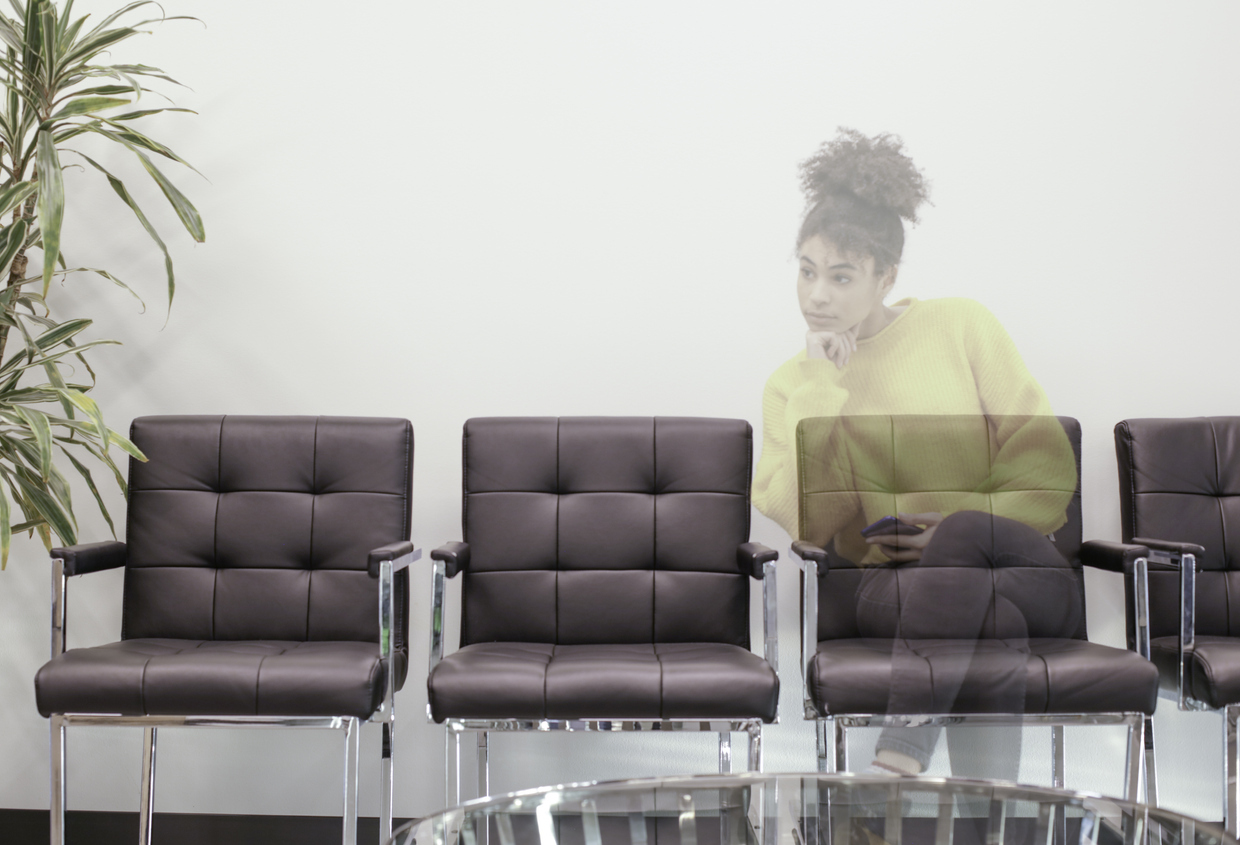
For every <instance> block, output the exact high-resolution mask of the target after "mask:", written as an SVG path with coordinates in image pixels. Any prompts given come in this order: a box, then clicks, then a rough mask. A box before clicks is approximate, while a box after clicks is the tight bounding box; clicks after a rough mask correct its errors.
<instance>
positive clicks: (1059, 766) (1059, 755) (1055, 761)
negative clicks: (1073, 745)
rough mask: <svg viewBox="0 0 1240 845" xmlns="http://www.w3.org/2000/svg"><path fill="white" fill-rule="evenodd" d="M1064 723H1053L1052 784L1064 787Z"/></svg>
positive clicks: (1058, 787) (1060, 787)
mask: <svg viewBox="0 0 1240 845" xmlns="http://www.w3.org/2000/svg"><path fill="white" fill-rule="evenodd" d="M1063 770H1064V746H1063V725H1051V786H1053V787H1055V788H1056V789H1063Z"/></svg>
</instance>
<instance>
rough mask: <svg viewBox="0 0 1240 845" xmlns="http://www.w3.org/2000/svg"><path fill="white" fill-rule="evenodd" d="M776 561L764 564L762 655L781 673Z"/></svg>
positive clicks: (776, 671) (777, 672)
mask: <svg viewBox="0 0 1240 845" xmlns="http://www.w3.org/2000/svg"><path fill="white" fill-rule="evenodd" d="M776 592H777V590H776V589H775V562H774V561H770V560H768V561H767V562H766V563H764V564H762V656H763V657H765V658H766V662H767V663H769V664H771V668H772V669H774V670H775V673H776V674H779V612H778V608H777V605H776V603H775V594H776Z"/></svg>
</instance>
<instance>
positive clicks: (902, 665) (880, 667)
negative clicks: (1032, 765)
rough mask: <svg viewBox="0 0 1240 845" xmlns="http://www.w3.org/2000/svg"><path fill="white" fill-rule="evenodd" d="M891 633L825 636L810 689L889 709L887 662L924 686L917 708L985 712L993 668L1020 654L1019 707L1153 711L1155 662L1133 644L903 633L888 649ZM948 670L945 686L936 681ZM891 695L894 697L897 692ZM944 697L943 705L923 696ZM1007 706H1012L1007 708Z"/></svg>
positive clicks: (859, 709)
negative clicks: (914, 636) (905, 635)
mask: <svg viewBox="0 0 1240 845" xmlns="http://www.w3.org/2000/svg"><path fill="white" fill-rule="evenodd" d="M895 647H896V645H895V641H893V640H884V639H852V640H828V641H825V642H821V643H819V644H818V651H817V653H816V654H815V655H814V659H813V662H812V672H811V676H810V684H809V689H810V695H811V697H812V698H813V700H814V702H815V704H816V705H817V706H818V707H819V708H820V710H821V711H822V712H826V713H887V712H897V711H895V710H889V704H890V703H891V701H892V696H891V690H892V686H893V684H892V678H893V667H895V666H897V665H898V666H899V670H898V671H899V673H900V683H903V684H908V685H917V686H918V687H919V688H920V689H922V690H924V691H925V693H926V697H925V698H923V699H922V701H924V702H927V708H926V710H925V711H923V712H935V713H939V712H947V713H986V712H990V711H991V710H992V708H993V707H994V704H995V697H994V694H993V684H994V678H995V675H996V674H999V675H1005V674H1007V672H1008V671H1009V670H1010V668H1011V665H1012V661H1014V660H1015V661H1024V665H1025V677H1024V682H1023V690H1024V698H1025V701H1024V709H1023V711H1020V712H1025V713H1121V712H1123V713H1138V712H1139V713H1153V712H1154V707H1155V705H1156V704H1157V699H1158V670H1157V669H1156V668H1155V667H1154V666H1153V664H1151V663H1150V662H1149V661H1148V660H1145V659H1144V658H1142V657H1141V656H1140V655H1138V654H1137V653H1135V652H1132V651H1126V650H1124V649H1117V648H1110V647H1108V646H1102V645H1096V644H1094V643H1091V642H1087V641H1085V640H1076V639H1062V638H1030V639H1028V640H1019V641H1008V640H1002V639H984V640H977V641H972V642H967V643H962V642H961V641H960V640H908V641H903V642H902V643H901V644H900V646H899V648H900V651H899V656H898V657H893V649H894V648H895ZM943 678H949V679H950V682H949V685H950V689H949V690H947V691H946V692H943V691H940V690H938V689H936V686H935V684H936V681H937V680H940V679H943ZM896 700H900V699H899V698H897V699H896ZM938 701H942V702H944V704H943V705H942V707H941V708H940V707H935V706H934V705H933V704H929V703H928V702H938ZM1009 712H1010V711H1009Z"/></svg>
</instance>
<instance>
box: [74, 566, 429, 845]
mask: <svg viewBox="0 0 1240 845" xmlns="http://www.w3.org/2000/svg"><path fill="white" fill-rule="evenodd" d="M421 556H422V552H421V550H420V549H414V550H413V551H412V552H411V553H409V554H407V555H403V556H401V557H399V558H396V559H395V560H388V561H382V562H381V563H380V565H379V660H380V663H381V665H382V666H383V668H384V677H385V686H384V691H383V702H382V704H380V706H379V709H378V710H377V711H376V712H375V714H374V715H373V716H371V718H370V719H369V720H368V721H371V722H375V723H378V724H380V725H381V727H382V729H383V758H382V764H381V770H380V782H381V786H382V795H381V797H380V820H379V825H380V835H381V836H382V837H383V839H384V841H386V839H387V838H389V837H390V836H391V831H392V736H393V729H394V727H395V694H396V676H395V673H394V672H393V671H391V670H392V668H393V667H394V665H395V663H394V659H395V649H396V643H395V618H396V617H395V607H394V597H393V583H394V578H395V572H396V571H397V570H400V569H403V568H404V567H406V566H408V565H409V564H411V563H413V562H414V561H416V560H418V559H419V558H420V557H421ZM67 581H68V579H67V578H66V576H65V575H64V561H63V560H60V559H57V558H54V559H53V560H52V657H57V656H59V655H61V654H63V653H64V650H65V630H66V624H65V623H66V616H65V606H66V602H65V599H66V594H67ZM361 722H362V720H361V719H358V718H356V717H353V716H119V715H113V714H108V713H53V714H52V715H51V718H50V729H51V781H52V782H51V842H52V845H64V842H65V838H64V836H65V827H64V825H65V781H66V777H65V729H66V728H67V727H68V726H70V725H87V726H101V725H115V726H120V727H140V728H142V729H143V753H142V794H141V805H140V812H139V819H138V828H139V842H140V845H150V843H151V820H152V817H153V812H154V804H155V740H156V735H157V729H158V728H169V727H185V728H308V729H319V730H322V729H327V730H339V731H343V732H344V735H345V743H344V746H345V747H344V783H343V798H344V813H343V816H342V830H341V842H342V843H343V845H356V843H357V771H358V748H359V744H360V734H361Z"/></svg>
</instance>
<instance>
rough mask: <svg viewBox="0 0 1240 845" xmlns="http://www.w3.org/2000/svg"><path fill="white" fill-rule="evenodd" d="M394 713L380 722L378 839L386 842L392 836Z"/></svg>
mask: <svg viewBox="0 0 1240 845" xmlns="http://www.w3.org/2000/svg"><path fill="white" fill-rule="evenodd" d="M394 716H395V714H392V713H389V714H388V720H387V721H386V722H384V723H383V724H382V728H383V749H382V754H383V757H382V760H381V761H380V763H379V841H380V842H387V841H388V840H389V839H391V838H392V741H393V739H394V738H395V737H394V734H395V732H396V719H395V718H394Z"/></svg>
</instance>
